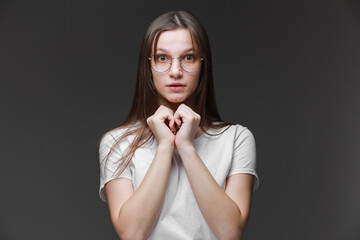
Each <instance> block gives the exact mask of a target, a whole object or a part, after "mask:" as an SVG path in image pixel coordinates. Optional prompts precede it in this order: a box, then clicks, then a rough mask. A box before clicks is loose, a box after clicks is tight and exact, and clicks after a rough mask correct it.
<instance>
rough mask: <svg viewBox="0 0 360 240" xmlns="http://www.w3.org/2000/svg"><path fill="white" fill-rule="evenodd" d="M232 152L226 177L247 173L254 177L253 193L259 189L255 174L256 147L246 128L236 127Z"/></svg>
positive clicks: (257, 178)
mask: <svg viewBox="0 0 360 240" xmlns="http://www.w3.org/2000/svg"><path fill="white" fill-rule="evenodd" d="M236 127H237V129H236V133H235V141H234V152H233V157H232V161H231V167H230V172H229V175H228V176H231V175H234V174H238V173H247V174H251V175H254V177H255V179H254V186H253V191H255V190H256V189H257V188H258V187H259V177H258V175H257V173H256V146H255V138H254V135H253V134H252V133H251V132H250V130H249V129H247V128H246V127H242V126H240V125H237V126H236Z"/></svg>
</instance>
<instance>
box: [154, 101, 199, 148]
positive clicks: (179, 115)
mask: <svg viewBox="0 0 360 240" xmlns="http://www.w3.org/2000/svg"><path fill="white" fill-rule="evenodd" d="M200 120H201V117H200V115H199V114H197V113H196V112H194V111H193V110H192V109H191V108H190V107H188V106H186V105H185V104H181V105H180V106H179V107H178V109H177V110H176V111H175V113H174V112H173V111H172V110H171V109H170V108H168V107H166V106H164V105H161V106H160V107H159V108H158V109H157V110H156V112H155V113H154V115H152V116H150V117H149V118H148V119H147V124H148V126H149V128H150V130H151V131H152V133H153V134H154V136H155V138H156V140H157V142H158V145H163V144H170V145H175V146H176V147H177V148H178V149H179V147H185V146H193V144H194V138H195V135H196V132H197V131H198V129H199V124H200Z"/></svg>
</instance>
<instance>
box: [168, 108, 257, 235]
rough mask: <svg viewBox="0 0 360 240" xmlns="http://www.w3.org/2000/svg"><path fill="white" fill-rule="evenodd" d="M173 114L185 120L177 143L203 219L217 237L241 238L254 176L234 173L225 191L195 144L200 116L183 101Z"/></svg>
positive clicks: (178, 134)
mask: <svg viewBox="0 0 360 240" xmlns="http://www.w3.org/2000/svg"><path fill="white" fill-rule="evenodd" d="M174 117H175V118H181V120H182V126H181V128H180V130H179V131H178V133H177V135H176V139H175V144H176V147H177V149H178V152H179V154H180V156H181V159H182V161H183V164H184V168H185V171H186V174H187V176H188V179H189V182H190V185H191V188H192V190H193V192H194V195H195V198H196V201H197V204H198V206H199V208H200V211H201V213H202V215H203V217H204V219H205V220H206V222H207V223H208V225H209V227H210V228H211V229H212V231H213V232H214V234H215V235H216V236H217V238H218V239H239V238H240V237H241V236H242V233H243V231H244V229H245V226H246V223H247V220H248V216H249V209H250V202H251V193H252V186H253V181H254V177H253V176H252V175H248V174H235V175H232V176H230V177H228V179H227V185H226V189H225V191H224V190H223V189H222V188H221V187H220V186H219V185H218V183H217V182H216V181H215V179H214V178H213V176H212V175H211V173H210V172H209V170H208V169H207V167H206V166H205V164H204V163H203V161H202V160H201V159H200V156H199V155H198V153H197V152H196V150H195V148H194V137H195V133H196V130H197V129H198V125H199V122H200V116H199V115H198V114H196V113H195V112H193V111H192V109H191V108H189V107H187V106H186V105H181V106H180V107H179V108H178V110H177V111H176V113H175V115H174ZM214 206H215V207H214Z"/></svg>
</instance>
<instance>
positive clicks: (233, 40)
mask: <svg viewBox="0 0 360 240" xmlns="http://www.w3.org/2000/svg"><path fill="white" fill-rule="evenodd" d="M174 9H183V10H188V11H190V12H192V13H193V14H195V15H196V16H197V17H198V18H199V19H200V20H201V21H202V23H203V24H204V25H205V27H206V29H207V31H208V34H209V37H210V42H211V45H212V50H213V59H214V75H215V86H216V94H217V95H216V96H217V101H218V105H219V108H220V111H221V114H222V117H223V118H224V119H225V120H227V121H230V122H236V123H240V124H242V125H244V126H247V127H248V128H249V129H250V130H251V131H252V132H253V133H254V135H255V138H256V141H257V148H258V173H259V176H260V188H259V189H258V191H257V192H255V194H254V198H253V205H252V213H251V217H250V221H249V225H248V227H247V230H246V233H245V237H244V239H245V240H249V239H294V240H296V239H349V240H355V239H360V230H359V225H360V204H359V203H360V193H359V186H358V185H359V182H360V171H359V170H360V162H359V160H360V158H359V157H360V150H359V149H360V146H359V143H360V127H359V123H360V112H359V103H360V101H359V100H360V99H359V98H360V97H359V96H360V94H359V89H360V88H359V87H360V86H359V85H360V84H359V80H360V67H359V66H360V4H359V1H345V0H343V1H341V0H339V1H319V0H302V1H289V0H277V1H266V0H257V1H233V2H227V1H223V2H220V1H196V2H195V1H178V2H173V3H170V2H169V1H146V2H145V1H144V2H140V1H136V2H135V1H132V2H131V3H123V2H121V1H90V0H72V1H45V0H44V1H39V0H34V1H25V0H24V1H1V2H0V81H1V82H0V83H1V87H0V110H1V112H0V114H1V115H0V123H1V124H0V129H1V135H0V139H1V142H0V147H1V151H0V154H1V167H0V189H1V197H0V239H5V240H12V239H15V240H17V239H116V235H115V232H114V230H113V228H112V226H111V223H110V217H109V214H108V210H107V205H106V204H105V203H103V202H102V201H101V200H100V199H99V197H98V185H99V175H98V166H97V162H96V158H95V150H96V145H97V142H98V140H99V139H100V137H101V136H102V134H103V133H105V132H106V131H108V130H110V129H112V128H115V127H117V126H118V125H119V124H121V122H122V121H123V120H124V118H125V116H126V114H127V112H128V110H129V107H130V103H131V97H132V93H133V88H134V83H135V75H136V66H137V58H138V52H139V47H140V41H141V38H142V34H143V33H144V31H145V29H146V27H147V25H148V24H149V23H150V21H151V20H153V19H154V18H155V17H156V16H158V15H159V14H161V13H163V12H165V11H168V10H174Z"/></svg>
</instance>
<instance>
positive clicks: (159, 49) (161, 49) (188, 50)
mask: <svg viewBox="0 0 360 240" xmlns="http://www.w3.org/2000/svg"><path fill="white" fill-rule="evenodd" d="M156 51H163V52H167V53H168V52H169V51H168V50H166V49H164V48H157V49H156ZM191 51H194V48H188V49H186V50H184V51H183V52H191Z"/></svg>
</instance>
